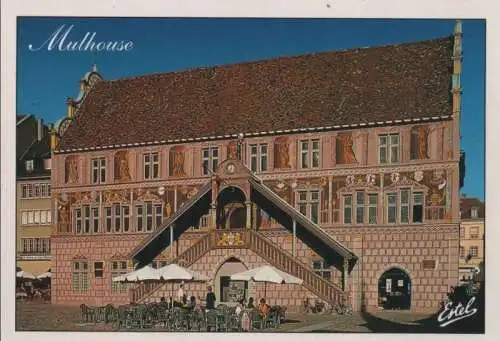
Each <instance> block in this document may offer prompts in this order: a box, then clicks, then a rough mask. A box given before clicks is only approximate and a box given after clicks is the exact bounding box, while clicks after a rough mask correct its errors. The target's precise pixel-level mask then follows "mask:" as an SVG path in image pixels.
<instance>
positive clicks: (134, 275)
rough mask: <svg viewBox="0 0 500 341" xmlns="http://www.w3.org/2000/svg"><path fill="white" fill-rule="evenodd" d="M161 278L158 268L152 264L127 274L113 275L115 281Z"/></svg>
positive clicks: (139, 280)
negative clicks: (154, 267)
mask: <svg viewBox="0 0 500 341" xmlns="http://www.w3.org/2000/svg"><path fill="white" fill-rule="evenodd" d="M160 278H161V276H160V274H159V272H158V270H157V269H153V268H152V267H151V266H150V265H146V266H145V267H143V268H140V269H138V270H134V271H132V272H129V273H127V274H125V275H120V276H117V277H113V279H112V281H113V282H142V281H155V280H156V281H159V280H160Z"/></svg>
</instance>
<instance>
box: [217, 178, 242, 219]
mask: <svg viewBox="0 0 500 341" xmlns="http://www.w3.org/2000/svg"><path fill="white" fill-rule="evenodd" d="M245 201H246V200H245V193H243V191H242V190H241V189H239V188H237V187H233V186H231V187H227V188H224V189H223V190H222V191H221V192H220V193H219V196H218V197H217V228H218V229H242V228H245V226H246V220H247V215H246V207H245Z"/></svg>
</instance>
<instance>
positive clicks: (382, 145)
mask: <svg viewBox="0 0 500 341" xmlns="http://www.w3.org/2000/svg"><path fill="white" fill-rule="evenodd" d="M399 154H400V148H399V134H386V135H379V162H380V163H381V164H391V163H397V162H399Z"/></svg>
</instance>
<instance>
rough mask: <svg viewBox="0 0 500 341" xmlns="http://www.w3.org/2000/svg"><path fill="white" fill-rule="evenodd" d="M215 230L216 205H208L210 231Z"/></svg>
mask: <svg viewBox="0 0 500 341" xmlns="http://www.w3.org/2000/svg"><path fill="white" fill-rule="evenodd" d="M215 229H217V204H211V205H210V230H215Z"/></svg>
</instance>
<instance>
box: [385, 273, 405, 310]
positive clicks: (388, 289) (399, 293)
mask: <svg viewBox="0 0 500 341" xmlns="http://www.w3.org/2000/svg"><path fill="white" fill-rule="evenodd" d="M378 297H379V306H381V307H382V308H384V309H401V310H403V309H410V306H411V279H410V276H409V275H408V274H407V273H406V272H405V271H403V270H401V269H398V268H391V269H389V270H387V271H386V272H384V273H383V274H382V276H380V279H379V281H378Z"/></svg>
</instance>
